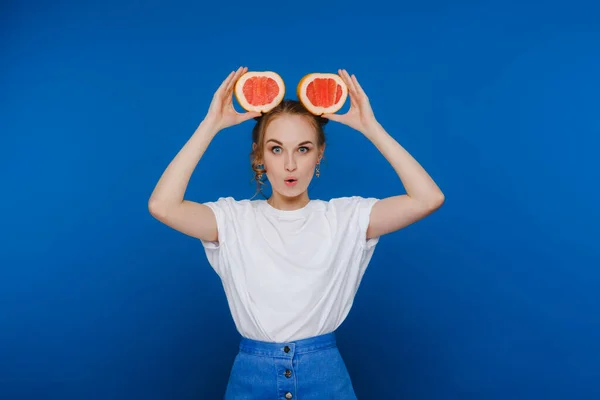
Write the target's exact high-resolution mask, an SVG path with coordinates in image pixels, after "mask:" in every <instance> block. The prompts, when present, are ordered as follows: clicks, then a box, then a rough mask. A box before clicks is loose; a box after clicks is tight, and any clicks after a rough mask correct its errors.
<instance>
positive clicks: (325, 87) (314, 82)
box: [297, 72, 348, 115]
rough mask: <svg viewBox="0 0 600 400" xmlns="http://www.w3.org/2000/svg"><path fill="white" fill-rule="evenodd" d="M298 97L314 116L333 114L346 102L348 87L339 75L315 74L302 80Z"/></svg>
mask: <svg viewBox="0 0 600 400" xmlns="http://www.w3.org/2000/svg"><path fill="white" fill-rule="evenodd" d="M297 95H298V100H300V102H302V104H303V105H304V107H306V108H307V109H308V110H309V111H310V112H312V113H313V114H315V115H321V114H333V113H335V112H336V111H338V110H339V109H340V108H342V106H343V105H344V103H345V102H346V99H347V98H348V87H347V86H346V84H345V83H344V81H343V80H342V78H341V77H340V76H339V75H337V74H331V73H320V72H315V73H311V74H308V75H305V76H304V77H303V78H302V79H301V80H300V82H299V83H298V87H297Z"/></svg>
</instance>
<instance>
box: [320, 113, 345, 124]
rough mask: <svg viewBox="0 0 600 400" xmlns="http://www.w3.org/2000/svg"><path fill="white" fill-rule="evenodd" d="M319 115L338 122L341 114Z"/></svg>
mask: <svg viewBox="0 0 600 400" xmlns="http://www.w3.org/2000/svg"><path fill="white" fill-rule="evenodd" d="M321 117H323V118H327V119H329V120H331V121H335V122H340V121H341V120H342V118H343V117H342V116H341V115H339V114H321Z"/></svg>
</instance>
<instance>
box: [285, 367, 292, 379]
mask: <svg viewBox="0 0 600 400" xmlns="http://www.w3.org/2000/svg"><path fill="white" fill-rule="evenodd" d="M290 376H292V371H290V370H289V369H286V370H285V377H286V378H289V377H290Z"/></svg>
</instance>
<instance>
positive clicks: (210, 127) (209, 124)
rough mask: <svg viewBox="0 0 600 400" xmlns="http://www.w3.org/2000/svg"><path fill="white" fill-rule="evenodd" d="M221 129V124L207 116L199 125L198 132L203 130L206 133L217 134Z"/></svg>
mask: <svg viewBox="0 0 600 400" xmlns="http://www.w3.org/2000/svg"><path fill="white" fill-rule="evenodd" d="M220 130H221V128H220V127H219V124H218V122H217V121H216V120H214V119H213V118H210V117H206V118H204V119H203V120H202V122H200V125H198V128H197V129H196V132H198V131H202V132H203V133H206V134H208V135H210V136H215V135H216V134H217V133H219V131H220Z"/></svg>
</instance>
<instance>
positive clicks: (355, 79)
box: [352, 74, 367, 97]
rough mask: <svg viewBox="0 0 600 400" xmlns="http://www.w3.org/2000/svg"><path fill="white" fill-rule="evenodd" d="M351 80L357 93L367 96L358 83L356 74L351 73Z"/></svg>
mask: <svg viewBox="0 0 600 400" xmlns="http://www.w3.org/2000/svg"><path fill="white" fill-rule="evenodd" d="M352 82H353V83H354V86H355V87H356V89H357V91H358V93H359V94H361V95H362V96H364V97H367V94H366V93H365V91H364V90H363V88H362V86H361V85H360V83H358V79H357V78H356V75H354V74H352Z"/></svg>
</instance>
